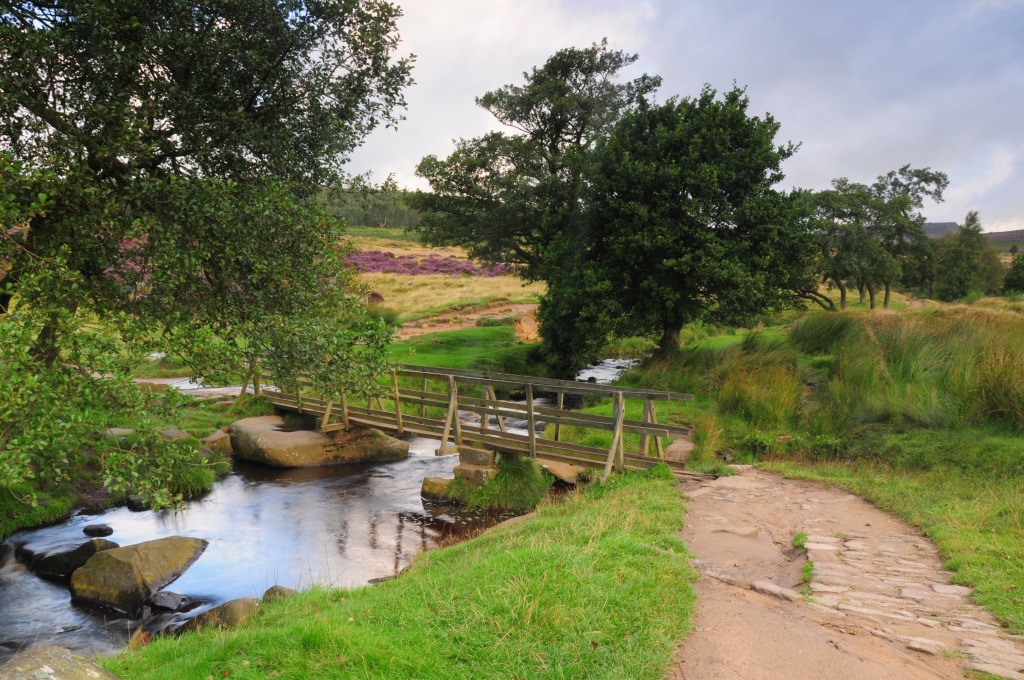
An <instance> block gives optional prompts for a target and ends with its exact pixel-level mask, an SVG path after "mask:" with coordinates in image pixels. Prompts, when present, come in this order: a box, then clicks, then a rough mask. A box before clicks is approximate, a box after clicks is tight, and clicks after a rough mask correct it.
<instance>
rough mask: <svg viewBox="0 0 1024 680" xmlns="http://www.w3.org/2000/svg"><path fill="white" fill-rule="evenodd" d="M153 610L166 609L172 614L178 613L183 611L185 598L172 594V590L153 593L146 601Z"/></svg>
mask: <svg viewBox="0 0 1024 680" xmlns="http://www.w3.org/2000/svg"><path fill="white" fill-rule="evenodd" d="M146 604H148V605H149V606H150V607H152V608H153V609H164V610H167V611H171V612H176V611H178V610H179V609H181V605H183V604H185V598H184V596H182V595H179V594H178V593H174V592H171V591H170V590H161V591H160V592H159V593H153V594H152V595H150V596H149V598H148V599H147V600H146Z"/></svg>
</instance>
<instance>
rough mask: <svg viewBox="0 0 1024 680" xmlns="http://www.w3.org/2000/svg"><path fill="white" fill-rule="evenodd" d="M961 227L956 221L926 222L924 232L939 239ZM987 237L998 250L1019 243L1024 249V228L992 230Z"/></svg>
mask: <svg viewBox="0 0 1024 680" xmlns="http://www.w3.org/2000/svg"><path fill="white" fill-rule="evenodd" d="M959 228H960V225H959V224H957V223H956V222H925V223H924V233H926V234H928V237H929V238H933V239H939V238H942V237H943V236H946V235H948V234H955V233H956V230H957V229H959ZM985 238H987V239H988V242H989V243H991V244H992V246H993V247H994V248H995V249H996V250H1000V251H1003V252H1005V251H1007V250H1009V249H1010V246H1012V245H1014V244H1017V246H1018V247H1019V248H1020V249H1021V250H1024V229H1017V230H1014V231H992V232H989V233H987V234H985Z"/></svg>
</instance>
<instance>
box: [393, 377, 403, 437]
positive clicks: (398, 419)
mask: <svg viewBox="0 0 1024 680" xmlns="http://www.w3.org/2000/svg"><path fill="white" fill-rule="evenodd" d="M391 387H392V389H394V391H395V394H394V397H395V424H396V425H398V434H399V435H400V436H401V435H403V434H405V428H404V427H403V426H402V395H401V394H400V393H399V391H398V373H397V372H396V371H391Z"/></svg>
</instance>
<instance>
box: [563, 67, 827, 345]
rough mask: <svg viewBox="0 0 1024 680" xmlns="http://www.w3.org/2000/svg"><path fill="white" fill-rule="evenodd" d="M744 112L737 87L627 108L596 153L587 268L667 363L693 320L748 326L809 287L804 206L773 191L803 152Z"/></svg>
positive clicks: (767, 122)
mask: <svg viewBox="0 0 1024 680" xmlns="http://www.w3.org/2000/svg"><path fill="white" fill-rule="evenodd" d="M749 104H750V102H749V98H748V97H747V95H746V93H745V91H744V90H743V89H741V88H739V87H733V88H732V89H731V90H729V91H728V92H725V93H724V94H723V95H722V96H721V97H719V96H718V93H717V92H716V91H715V90H714V89H712V88H711V87H709V86H705V87H704V89H703V90H702V92H701V93H700V95H699V96H697V97H694V98H680V99H676V98H673V99H670V100H668V101H667V102H665V103H664V104H661V105H646V104H643V105H641V106H639V107H637V108H636V109H635V110H632V111H628V112H626V113H625V114H624V115H623V116H622V118H621V120H620V121H619V122H618V123H617V125H616V126H615V127H614V129H613V130H612V132H611V134H610V136H609V137H608V138H607V139H606V140H602V141H600V142H599V143H598V145H597V149H596V152H595V154H594V162H593V165H592V167H591V168H590V173H589V175H588V177H589V178H590V182H589V193H588V204H589V206H590V207H589V213H588V215H587V220H586V225H587V227H586V232H585V233H586V238H585V243H586V244H587V248H588V253H587V255H586V256H585V261H584V268H585V269H586V270H587V271H588V272H589V276H590V277H591V278H595V279H598V280H603V281H606V282H608V285H607V286H606V288H605V290H604V293H603V295H602V297H603V298H604V300H606V301H607V303H608V304H610V305H612V306H613V309H614V311H613V312H611V313H609V316H614V317H618V318H619V319H620V323H624V324H626V325H628V332H629V333H631V334H637V333H638V332H639V333H652V332H653V333H656V334H658V335H659V336H660V341H659V349H658V354H659V355H660V356H664V357H668V356H671V355H672V354H674V353H675V352H676V351H678V348H679V332H680V330H681V329H682V327H683V326H684V325H685V324H687V323H691V322H694V321H712V322H720V323H731V324H742V323H746V322H749V320H750V319H751V317H752V316H753V315H756V314H760V313H763V312H765V311H768V310H772V309H777V308H780V307H781V306H783V305H784V304H786V303H789V302H792V301H794V300H795V299H796V298H797V296H798V295H799V293H798V291H799V290H801V289H802V288H804V287H806V284H807V281H806V276H805V272H806V270H807V267H808V265H809V264H810V261H811V257H812V256H813V250H812V242H811V240H810V237H809V232H808V227H807V222H806V220H805V219H804V218H803V215H802V212H801V203H800V202H799V201H798V200H796V197H795V196H792V195H787V194H785V193H782V192H779V191H777V190H776V189H775V188H774V187H775V185H776V184H777V183H778V182H779V181H780V180H781V179H782V176H783V175H782V171H781V164H782V162H783V161H784V160H785V159H786V158H789V157H790V156H791V155H792V154H793V153H794V152H795V150H796V147H795V146H794V145H793V144H791V143H786V144H781V145H780V144H776V142H775V136H776V134H777V132H778V129H779V124H778V122H777V121H775V120H774V119H773V118H772V117H771V116H770V115H766V116H764V117H758V116H752V115H750V114H749V113H748V108H749ZM578 293H580V294H583V291H578Z"/></svg>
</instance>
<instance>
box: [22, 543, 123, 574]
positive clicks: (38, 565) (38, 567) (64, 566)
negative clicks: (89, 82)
mask: <svg viewBox="0 0 1024 680" xmlns="http://www.w3.org/2000/svg"><path fill="white" fill-rule="evenodd" d="M118 547H120V546H119V545H118V544H117V543H114V542H113V541H108V540H107V539H105V538H94V539H92V540H91V541H86V542H85V543H83V544H82V545H80V546H78V547H77V548H75V549H74V550H67V551H65V552H58V553H52V554H50V555H46V556H44V557H40V558H39V559H37V560H34V561H33V562H32V563H31V564H30V565H29V568H30V569H31V570H32V571H34V572H35V573H37V574H39V575H40V576H49V577H50V578H56V579H68V578H71V574H73V573H74V572H75V570H76V569H78V568H79V567H81V566H84V565H85V563H86V562H88V561H89V560H90V559H92V556H93V555H95V554H96V553H99V552H102V551H104V550H113V549H114V548H118Z"/></svg>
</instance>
